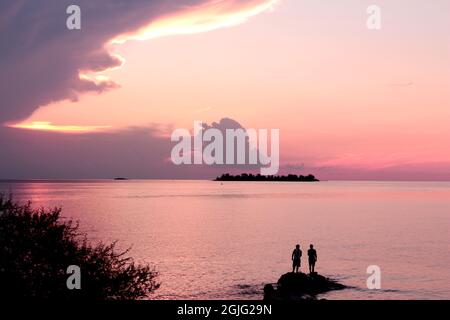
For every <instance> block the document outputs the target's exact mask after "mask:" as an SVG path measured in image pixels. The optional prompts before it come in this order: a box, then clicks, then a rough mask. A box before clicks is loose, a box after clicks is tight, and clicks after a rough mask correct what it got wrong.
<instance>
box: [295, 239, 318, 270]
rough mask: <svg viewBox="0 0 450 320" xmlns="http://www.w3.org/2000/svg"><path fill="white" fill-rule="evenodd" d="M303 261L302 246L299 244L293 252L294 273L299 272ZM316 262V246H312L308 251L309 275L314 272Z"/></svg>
mask: <svg viewBox="0 0 450 320" xmlns="http://www.w3.org/2000/svg"><path fill="white" fill-rule="evenodd" d="M301 259H302V250H301V249H300V245H299V244H297V245H296V246H295V249H294V251H293V252H292V272H298V269H299V268H300V265H301ZM316 261H317V252H316V249H314V246H313V245H312V244H310V245H309V250H308V262H309V273H313V272H314V267H315V266H316Z"/></svg>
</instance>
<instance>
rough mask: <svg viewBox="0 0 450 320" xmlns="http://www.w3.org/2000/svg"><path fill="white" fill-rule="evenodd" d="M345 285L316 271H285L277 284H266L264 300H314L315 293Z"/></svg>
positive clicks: (338, 288) (342, 287)
mask: <svg viewBox="0 0 450 320" xmlns="http://www.w3.org/2000/svg"><path fill="white" fill-rule="evenodd" d="M345 288H346V286H345V285H343V284H340V283H338V282H336V281H334V280H331V279H329V278H327V277H324V276H321V275H320V274H318V273H312V274H305V273H293V272H290V273H286V274H283V275H282V276H281V278H280V279H279V280H278V282H277V284H276V285H275V286H274V285H272V284H266V285H265V287H264V300H266V301H298V300H315V299H316V295H318V294H320V293H324V292H328V291H331V290H342V289H345Z"/></svg>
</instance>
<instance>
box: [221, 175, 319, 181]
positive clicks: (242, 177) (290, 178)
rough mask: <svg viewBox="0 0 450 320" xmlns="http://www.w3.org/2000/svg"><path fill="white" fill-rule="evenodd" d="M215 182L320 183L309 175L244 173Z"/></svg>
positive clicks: (224, 177)
mask: <svg viewBox="0 0 450 320" xmlns="http://www.w3.org/2000/svg"><path fill="white" fill-rule="evenodd" d="M215 181H287V182H315V181H319V180H318V179H316V177H315V176H313V175H312V174H309V175H307V176H302V175H295V174H289V175H287V176H263V175H261V174H256V175H254V174H251V173H242V174H240V175H236V176H234V175H231V174H229V173H225V174H223V175H221V176H220V177H217V178H216V179H215Z"/></svg>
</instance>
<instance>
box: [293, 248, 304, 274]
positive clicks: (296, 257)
mask: <svg viewBox="0 0 450 320" xmlns="http://www.w3.org/2000/svg"><path fill="white" fill-rule="evenodd" d="M301 258H302V250H300V245H299V244H298V245H296V246H295V249H294V251H293V252H292V272H294V271H296V272H297V273H298V268H300V264H301V262H300V259H301Z"/></svg>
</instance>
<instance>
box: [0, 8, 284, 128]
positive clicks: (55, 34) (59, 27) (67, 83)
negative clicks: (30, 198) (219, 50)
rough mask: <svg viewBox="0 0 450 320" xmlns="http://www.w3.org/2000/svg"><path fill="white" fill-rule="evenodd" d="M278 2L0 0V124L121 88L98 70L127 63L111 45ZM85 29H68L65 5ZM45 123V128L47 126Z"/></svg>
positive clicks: (208, 25)
mask: <svg viewBox="0 0 450 320" xmlns="http://www.w3.org/2000/svg"><path fill="white" fill-rule="evenodd" d="M277 2H278V0H239V1H237V0H127V1H122V0H96V1H90V0H77V1H75V2H74V1H68V0H61V1H53V0H41V1H30V0H14V1H12V0H8V1H2V2H0V29H1V30H2V32H1V33H0V43H1V44H2V45H1V50H0V52H1V59H0V69H1V70H2V73H1V75H0V96H1V97H2V101H1V105H0V123H13V122H17V121H20V120H23V119H25V118H26V117H28V116H29V115H30V114H31V113H32V112H33V111H34V110H36V109H37V108H38V107H41V106H45V105H47V104H49V103H52V102H56V101H60V100H65V99H71V100H76V99H77V97H78V95H79V94H82V93H83V92H98V93H101V92H103V91H106V90H110V89H114V88H117V87H118V86H119V85H118V84H116V83H114V82H113V81H111V80H109V79H107V78H103V77H98V76H96V74H97V73H98V72H102V71H105V70H108V69H112V68H116V67H120V66H121V65H122V64H123V59H122V58H121V57H119V56H117V55H115V54H114V53H112V52H111V51H110V45H111V43H123V42H125V41H128V40H146V39H152V38H155V37H160V36H168V35H173V34H185V33H197V32H205V31H210V30H214V29H217V28H221V27H229V26H233V25H237V24H240V23H243V22H245V21H246V20H247V19H248V18H250V17H251V16H254V15H256V14H258V13H261V12H263V11H266V10H268V9H270V8H272V6H273V5H274V4H275V3H277ZM72 4H77V5H78V6H80V7H81V9H82V12H81V14H82V29H81V30H77V31H70V30H68V29H67V28H66V19H67V17H68V15H67V14H66V8H67V7H68V6H69V5H72ZM41 127H42V126H41Z"/></svg>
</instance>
